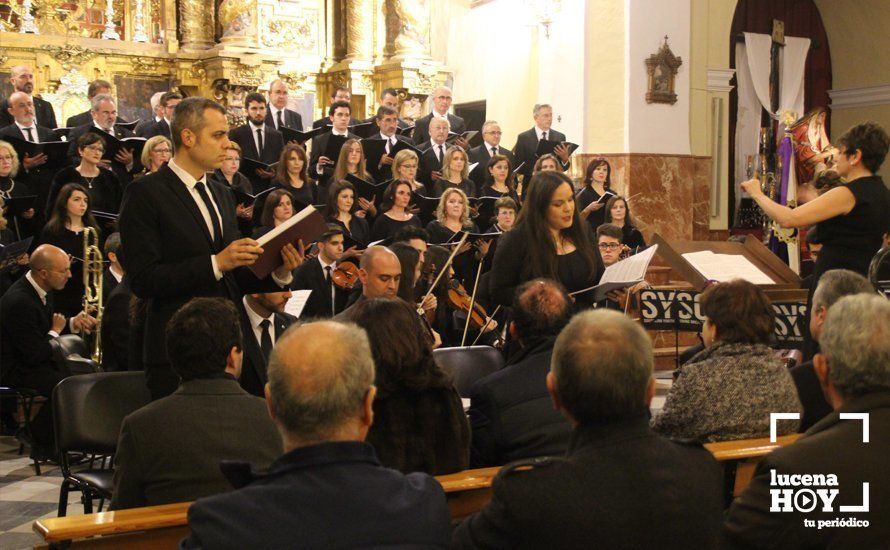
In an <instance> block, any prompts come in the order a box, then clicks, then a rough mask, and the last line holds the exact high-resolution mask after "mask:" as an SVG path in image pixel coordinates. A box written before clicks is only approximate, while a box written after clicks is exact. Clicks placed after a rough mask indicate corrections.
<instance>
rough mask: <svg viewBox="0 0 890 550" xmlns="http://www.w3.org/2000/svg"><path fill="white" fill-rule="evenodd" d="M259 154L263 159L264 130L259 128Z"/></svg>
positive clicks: (257, 133)
mask: <svg viewBox="0 0 890 550" xmlns="http://www.w3.org/2000/svg"><path fill="white" fill-rule="evenodd" d="M256 142H257V153H258V154H259V157H260V158H263V129H262V128H257V131H256Z"/></svg>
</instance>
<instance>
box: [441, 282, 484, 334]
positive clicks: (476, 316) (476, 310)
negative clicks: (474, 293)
mask: <svg viewBox="0 0 890 550" xmlns="http://www.w3.org/2000/svg"><path fill="white" fill-rule="evenodd" d="M448 303H449V304H451V307H453V308H454V309H456V310H458V311H462V312H464V314H466V315H467V318H468V320H469V323H470V326H471V327H473V328H474V329H475V330H479V329H481V328H482V327H484V326H485V325H486V324H487V321H488V313H487V312H486V311H485V308H484V307H482V306H481V305H479V302H476V301H474V300H473V298H472V297H471V296H470V295H469V294H468V293H467V291H466V290H465V289H464V287H463V285H461V284H460V282H458V281H457V280H456V279H452V280H451V281H450V282H449V283H448ZM471 304H472V306H473V310H472V311H470V305H471Z"/></svg>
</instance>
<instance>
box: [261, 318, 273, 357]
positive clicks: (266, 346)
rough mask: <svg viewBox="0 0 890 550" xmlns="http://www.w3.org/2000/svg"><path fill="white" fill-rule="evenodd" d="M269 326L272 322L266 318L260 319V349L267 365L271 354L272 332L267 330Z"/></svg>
mask: <svg viewBox="0 0 890 550" xmlns="http://www.w3.org/2000/svg"><path fill="white" fill-rule="evenodd" d="M271 326H272V323H270V322H269V320H268V319H263V320H262V321H260V350H261V351H262V352H263V358H264V359H265V360H266V364H267V365H268V363H269V355H271V354H272V333H271V332H270V331H269V328H270V327H271Z"/></svg>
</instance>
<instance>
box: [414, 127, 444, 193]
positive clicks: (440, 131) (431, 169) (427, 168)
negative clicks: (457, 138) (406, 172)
mask: <svg viewBox="0 0 890 550" xmlns="http://www.w3.org/2000/svg"><path fill="white" fill-rule="evenodd" d="M448 128H449V127H448V119H445V118H438V117H437V118H435V119H433V120H432V121H430V125H429V141H427V142H425V143H421V144H420V145H419V147H420V148H421V149H422V150H423V154H422V155H421V156H420V169H419V170H418V171H417V180H418V181H420V182H421V183H423V184H424V185H425V186H426V188H427V190H428V191H429V192H430V193H432V190H433V186H434V185H435V184H436V180H438V179H439V178H441V177H442V160H443V159H444V158H445V153H446V152H447V151H448V148H449V147H451V146H450V145H448V144H447V143H445V140H447V139H448V131H449V130H448Z"/></svg>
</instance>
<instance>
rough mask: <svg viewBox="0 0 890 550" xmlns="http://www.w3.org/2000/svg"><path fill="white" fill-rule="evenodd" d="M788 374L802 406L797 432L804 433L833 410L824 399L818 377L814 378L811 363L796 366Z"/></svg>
mask: <svg viewBox="0 0 890 550" xmlns="http://www.w3.org/2000/svg"><path fill="white" fill-rule="evenodd" d="M788 372H790V373H791V378H793V379H794V385H795V386H797V396H798V397H799V398H800V404H801V405H803V417H802V418H801V419H800V428H799V430H800V431H801V432H805V431H807V430H808V429H810V427H811V426H813V425H814V424H815V423H816V422H818V421H820V420H822V419H823V418H825V417H826V416H828V415H829V414H831V411H832V410H833V409H832V407H831V405H829V404H828V401H826V399H825V393H823V391H822V385H821V384H820V382H819V377H818V376H816V371H815V369H814V368H813V362H812V361H807V362H806V363H802V364H800V365H797V366H796V367H793V368H792V369H791V370H789V371H788Z"/></svg>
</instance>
